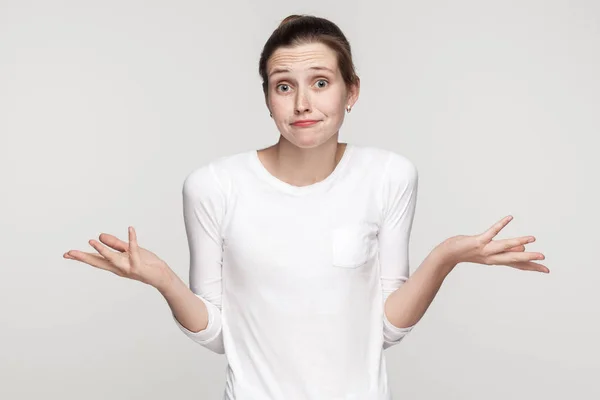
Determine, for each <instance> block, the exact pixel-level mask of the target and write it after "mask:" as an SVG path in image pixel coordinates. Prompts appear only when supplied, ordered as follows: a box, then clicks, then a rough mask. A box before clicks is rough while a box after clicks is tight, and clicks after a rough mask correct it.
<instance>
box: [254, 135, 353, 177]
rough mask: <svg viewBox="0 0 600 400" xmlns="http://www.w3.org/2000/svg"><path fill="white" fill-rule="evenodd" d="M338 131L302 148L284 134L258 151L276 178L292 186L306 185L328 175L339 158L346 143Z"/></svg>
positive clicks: (264, 163)
mask: <svg viewBox="0 0 600 400" xmlns="http://www.w3.org/2000/svg"><path fill="white" fill-rule="evenodd" d="M337 139H338V135H337V134H336V135H334V136H332V137H331V139H330V140H329V141H327V142H325V143H323V144H322V145H320V146H318V147H315V148H312V149H302V148H299V147H298V146H295V145H294V144H292V143H290V142H288V141H287V140H286V139H284V138H283V137H281V138H280V140H279V142H278V143H276V144H274V145H273V146H270V147H267V148H265V149H262V150H259V151H258V156H259V159H260V160H261V162H262V164H263V165H264V167H265V168H266V169H267V171H269V173H271V175H273V176H275V177H276V178H277V179H279V180H281V181H283V182H286V183H288V184H290V185H293V186H308V185H312V184H314V183H317V182H320V181H322V180H324V179H325V178H327V177H328V176H329V175H330V174H331V173H332V172H333V171H334V170H335V167H336V166H337V164H338V163H339V162H340V160H341V158H342V156H343V155H344V151H345V150H346V146H347V144H346V143H338V141H337Z"/></svg>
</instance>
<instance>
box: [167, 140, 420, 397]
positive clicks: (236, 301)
mask: <svg viewBox="0 0 600 400" xmlns="http://www.w3.org/2000/svg"><path fill="white" fill-rule="evenodd" d="M417 181H418V177H417V170H416V168H415V166H414V165H413V164H412V163H411V162H410V161H409V160H408V159H407V158H405V157H403V156H401V155H398V154H396V153H393V152H390V151H387V150H382V149H377V148H373V147H365V146H357V145H351V144H348V145H347V148H346V150H345V153H344V155H343V156H342V158H341V160H340V161H339V163H338V165H337V166H336V168H335V170H334V171H333V172H332V173H331V174H330V175H329V176H328V177H327V178H326V179H325V180H322V181H320V182H318V183H315V184H312V185H309V186H302V187H298V186H293V185H290V184H287V183H285V182H283V181H281V180H279V179H277V178H276V177H274V176H273V175H271V174H270V173H269V172H268V171H267V170H266V168H265V167H264V166H263V164H262V163H261V161H260V159H259V158H258V154H257V152H256V150H252V151H248V152H243V153H238V154H235V155H231V156H226V157H221V158H219V159H217V160H215V161H213V162H211V163H209V164H207V165H205V166H202V167H199V168H197V169H195V170H194V171H192V172H191V173H190V174H189V175H188V176H187V178H186V179H185V182H184V184H183V211H184V220H185V227H186V232H187V237H188V241H189V249H190V276H189V282H190V289H191V290H192V291H193V292H194V293H195V294H196V295H197V296H198V297H199V298H200V299H202V300H203V301H204V303H205V304H206V306H207V308H208V315H209V321H208V326H207V327H206V329H204V330H202V331H200V332H192V331H190V330H188V329H186V328H185V327H184V326H183V325H181V324H180V323H179V321H177V319H175V322H176V323H177V325H178V326H179V328H180V329H181V330H182V331H183V332H184V333H185V334H186V335H187V336H188V337H190V338H191V339H192V340H194V341H195V342H197V343H199V344H200V345H202V346H204V347H206V348H208V349H210V350H212V351H214V352H217V353H224V354H225V355H226V357H227V371H226V385H225V391H224V397H223V399H224V400H389V399H391V398H392V396H391V393H390V390H389V385H388V376H387V369H386V362H385V356H384V350H385V349H386V348H388V347H390V346H392V345H394V344H396V343H398V342H400V341H401V340H402V338H403V337H405V335H406V334H407V333H408V332H410V331H411V329H412V328H413V327H412V326H411V327H405V328H399V327H395V326H393V325H392V324H391V323H390V321H389V320H388V319H387V317H386V315H385V313H384V308H383V306H384V302H385V299H386V298H387V297H388V296H389V295H390V294H391V293H392V292H393V291H394V290H396V289H397V288H398V287H400V285H402V283H404V282H405V281H406V280H407V279H408V276H409V263H408V245H409V236H410V231H411V226H412V221H413V215H414V212H415V205H416V196H417Z"/></svg>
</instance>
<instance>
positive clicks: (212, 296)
mask: <svg viewBox="0 0 600 400" xmlns="http://www.w3.org/2000/svg"><path fill="white" fill-rule="evenodd" d="M212 168H213V167H212V164H208V165H206V166H204V167H201V168H198V169H196V170H194V171H193V172H192V173H191V174H189V175H188V177H187V178H186V179H185V182H184V184H183V190H182V194H183V218H184V223H185V229H186V234H187V239H188V246H189V252H190V270H189V285H190V289H191V291H192V292H193V293H194V294H196V296H198V297H199V298H200V299H201V300H202V301H203V302H204V304H205V305H206V307H207V310H208V325H207V327H206V328H205V329H204V330H202V331H199V332H192V331H190V330H188V329H187V328H185V327H184V326H183V325H181V323H180V322H179V321H178V320H177V319H176V318H175V316H174V315H173V318H174V319H175V322H176V324H177V325H178V326H179V328H180V329H181V330H182V331H183V332H184V333H185V334H186V335H187V336H188V337H189V338H190V339H192V340H193V341H195V342H197V343H199V344H200V345H202V346H204V347H206V348H208V349H209V350H211V351H214V352H215V353H219V354H223V353H224V347H223V335H222V329H221V328H222V325H221V295H222V285H221V268H222V261H223V256H222V253H223V248H222V244H223V239H222V234H221V228H222V225H223V219H224V216H225V212H226V198H225V195H224V191H223V190H222V188H221V186H220V185H219V182H218V180H217V177H216V175H215V173H214V171H213V169H212Z"/></svg>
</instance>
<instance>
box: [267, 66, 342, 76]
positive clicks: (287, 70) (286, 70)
mask: <svg viewBox="0 0 600 400" xmlns="http://www.w3.org/2000/svg"><path fill="white" fill-rule="evenodd" d="M309 69H311V70H317V71H329V72H331V73H332V74H335V72H333V70H332V69H331V68H328V67H323V66H319V65H316V66H314V67H310V68H309ZM291 71H292V70H291V69H289V68H283V67H278V68H274V69H273V70H272V71H271V72H270V73H269V75H268V76H269V77H271V76H273V75H276V74H282V73H285V72H291Z"/></svg>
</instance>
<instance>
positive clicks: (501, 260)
mask: <svg viewBox="0 0 600 400" xmlns="http://www.w3.org/2000/svg"><path fill="white" fill-rule="evenodd" d="M512 219H513V218H512V216H510V215H509V216H507V217H505V218H503V219H502V220H500V221H498V222H497V223H495V224H494V225H493V226H492V227H491V228H490V229H488V230H487V231H485V232H484V233H482V234H480V235H475V236H465V235H460V236H454V237H451V238H449V239H446V240H445V241H444V242H443V243H441V244H440V245H439V249H440V250H442V251H443V252H444V255H445V256H446V258H447V260H448V261H449V262H451V263H453V264H458V263H461V262H470V263H477V264H486V265H506V266H509V267H513V268H517V269H522V270H527V271H538V272H545V273H549V272H550V270H549V269H548V268H547V267H546V266H544V265H542V264H539V263H536V262H533V260H543V259H545V257H544V255H543V254H542V253H538V252H526V251H525V245H526V244H528V243H532V242H534V241H535V237H533V236H523V237H519V238H513V239H502V240H496V241H494V240H492V239H493V238H494V237H496V235H498V233H500V231H501V230H502V229H503V228H504V227H505V226H506V225H507V224H508V223H509V222H510V221H511V220H512Z"/></svg>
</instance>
